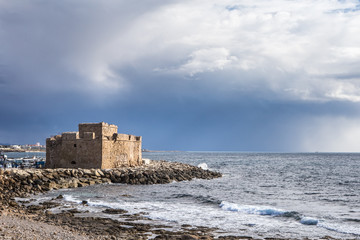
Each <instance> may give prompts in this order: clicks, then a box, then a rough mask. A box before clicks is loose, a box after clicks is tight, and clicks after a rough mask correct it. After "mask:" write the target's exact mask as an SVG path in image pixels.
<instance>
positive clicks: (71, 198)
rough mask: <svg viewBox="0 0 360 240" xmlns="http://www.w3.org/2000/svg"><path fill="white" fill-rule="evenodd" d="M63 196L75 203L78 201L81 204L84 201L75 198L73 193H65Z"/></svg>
mask: <svg viewBox="0 0 360 240" xmlns="http://www.w3.org/2000/svg"><path fill="white" fill-rule="evenodd" d="M63 197H64V200H65V201H67V202H73V203H77V204H80V203H81V202H82V201H81V200H79V199H76V198H74V197H73V196H72V195H67V194H64V195H63Z"/></svg>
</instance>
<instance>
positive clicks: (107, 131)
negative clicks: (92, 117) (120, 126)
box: [79, 122, 117, 138]
mask: <svg viewBox="0 0 360 240" xmlns="http://www.w3.org/2000/svg"><path fill="white" fill-rule="evenodd" d="M85 132H94V133H95V138H97V137H103V136H112V135H113V134H114V133H117V126H116V125H112V124H107V123H104V122H101V123H80V124H79V136H80V138H84V133H85Z"/></svg>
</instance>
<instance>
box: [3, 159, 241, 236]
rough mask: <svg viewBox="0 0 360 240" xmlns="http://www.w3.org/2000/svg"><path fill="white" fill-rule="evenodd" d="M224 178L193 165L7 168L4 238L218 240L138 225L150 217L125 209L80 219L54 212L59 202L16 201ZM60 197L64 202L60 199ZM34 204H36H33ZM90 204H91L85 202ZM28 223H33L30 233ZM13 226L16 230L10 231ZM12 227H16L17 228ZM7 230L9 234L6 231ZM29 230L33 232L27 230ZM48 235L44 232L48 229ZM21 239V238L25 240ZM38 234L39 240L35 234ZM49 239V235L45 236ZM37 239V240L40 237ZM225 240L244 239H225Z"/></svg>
mask: <svg viewBox="0 0 360 240" xmlns="http://www.w3.org/2000/svg"><path fill="white" fill-rule="evenodd" d="M221 176H222V175H221V173H218V172H212V171H209V170H203V169H201V168H199V167H195V166H191V165H188V164H182V163H176V162H167V161H153V160H151V161H149V164H147V165H144V166H139V167H132V168H118V169H107V170H101V169H25V170H20V169H7V170H3V169H1V170H0V192H1V193H0V203H1V208H0V210H1V211H0V213H1V216H0V222H2V226H1V227H0V236H2V237H4V238H5V239H6V238H9V239H11V238H19V237H20V236H21V239H40V238H41V239H54V238H53V237H49V238H42V237H44V236H45V235H46V234H48V235H49V234H50V235H49V236H53V234H52V233H54V232H57V236H59V238H55V239H149V238H150V237H151V238H154V239H214V235H213V233H212V232H213V231H214V230H215V229H211V228H206V227H194V226H190V225H183V226H182V227H181V229H179V230H176V231H173V230H168V228H169V226H165V225H157V224H156V223H154V224H153V223H151V220H149V219H147V220H148V221H150V223H137V222H136V221H137V220H141V219H143V218H144V217H143V216H141V215H139V214H128V213H126V211H124V210H122V209H110V208H109V209H108V210H107V214H117V216H120V218H121V219H123V220H114V219H111V218H102V217H89V216H79V215H81V212H79V211H77V210H76V209H69V210H64V211H61V212H60V213H53V212H51V208H53V207H56V206H58V203H56V198H55V199H52V200H51V201H47V202H44V203H42V204H40V205H33V204H31V201H30V202H23V201H21V200H19V201H18V202H16V201H15V198H25V197H30V196H32V195H35V194H41V193H45V192H47V191H50V190H57V189H62V188H75V187H85V186H88V185H93V184H106V183H126V184H165V183H170V182H172V181H185V180H192V179H194V178H198V179H212V178H217V177H221ZM58 197H59V198H60V197H61V195H60V196H58ZM29 203H30V204H29ZM82 204H86V202H84V203H82ZM11 223H16V224H18V227H21V226H23V225H24V228H23V229H25V231H28V232H29V233H28V234H29V236H30V237H29V238H26V234H25V235H24V232H23V231H20V232H19V231H12V229H16V226H13V225H12V224H11ZM27 223H31V224H30V225H31V227H30V228H29V229H27V228H26V226H27V225H28V224H27ZM9 226H10V227H9ZM11 226H12V227H11ZM3 229H4V231H3ZM26 229H27V230H26ZM44 229H45V230H46V229H48V230H46V231H45V232H43V231H42V230H44ZM19 234H20V235H19ZM34 234H35V235H34ZM44 234H45V235H44ZM34 236H35V238H34ZM219 239H239V238H234V237H231V236H229V237H221V238H219Z"/></svg>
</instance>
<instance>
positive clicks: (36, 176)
mask: <svg viewBox="0 0 360 240" xmlns="http://www.w3.org/2000/svg"><path fill="white" fill-rule="evenodd" d="M218 177H221V173H218V172H213V171H209V170H204V169H201V168H199V167H195V166H192V165H188V164H183V163H177V162H167V161H152V160H147V164H145V165H142V166H138V167H131V168H129V167H124V168H114V169H105V170H104V169H79V168H78V169H67V168H58V169H7V170H0V201H1V202H2V203H3V204H4V205H10V206H11V205H16V202H15V201H13V199H14V197H27V196H29V195H30V194H36V193H42V192H46V191H49V190H57V189H62V188H76V187H85V186H89V185H93V184H101V183H124V184H165V183H170V182H172V181H186V180H192V179H194V178H198V179H212V178H218Z"/></svg>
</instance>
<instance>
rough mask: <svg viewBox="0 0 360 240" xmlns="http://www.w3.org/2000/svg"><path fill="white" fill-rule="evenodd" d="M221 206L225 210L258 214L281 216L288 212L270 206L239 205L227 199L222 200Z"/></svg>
mask: <svg viewBox="0 0 360 240" xmlns="http://www.w3.org/2000/svg"><path fill="white" fill-rule="evenodd" d="M220 207H221V208H222V209H223V210H225V211H232V212H242V213H247V214H256V215H271V216H279V215H283V214H285V213H286V211H283V210H281V209H276V208H273V207H269V206H252V205H238V204H235V203H230V202H226V201H222V202H221V203H220Z"/></svg>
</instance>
